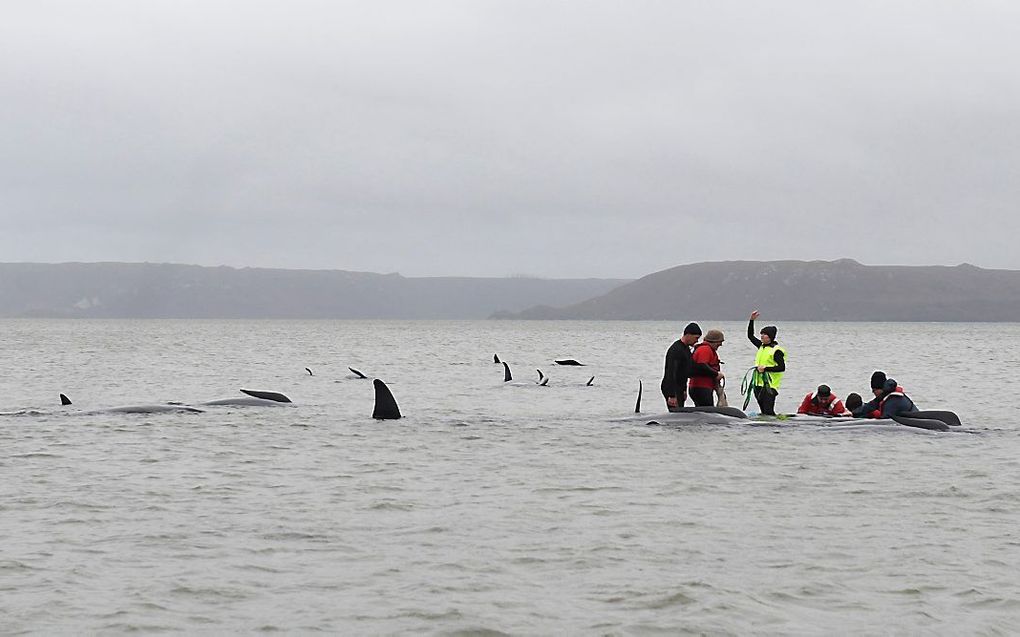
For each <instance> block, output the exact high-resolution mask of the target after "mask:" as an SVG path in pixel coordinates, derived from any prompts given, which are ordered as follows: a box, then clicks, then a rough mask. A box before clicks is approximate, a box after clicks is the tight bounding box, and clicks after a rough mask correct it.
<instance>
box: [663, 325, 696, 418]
mask: <svg viewBox="0 0 1020 637" xmlns="http://www.w3.org/2000/svg"><path fill="white" fill-rule="evenodd" d="M693 365H694V361H692V360H691V348H690V347H689V346H688V345H687V344H685V343H684V342H683V341H676V342H675V343H673V344H672V345H670V346H669V349H668V350H666V368H665V370H664V371H663V374H662V383H661V384H660V388H661V389H662V397H663V398H666V399H667V400H668V399H670V398H674V397H675V398H676V403H677V406H678V407H683V406H684V402H685V401H686V399H687V379H688V378H690V377H691V368H692V367H693ZM667 407H668V405H667Z"/></svg>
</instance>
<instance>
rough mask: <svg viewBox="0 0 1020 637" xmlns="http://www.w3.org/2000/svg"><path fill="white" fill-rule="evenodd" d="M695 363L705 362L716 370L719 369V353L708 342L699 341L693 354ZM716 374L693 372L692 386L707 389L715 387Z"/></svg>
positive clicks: (692, 358)
mask: <svg viewBox="0 0 1020 637" xmlns="http://www.w3.org/2000/svg"><path fill="white" fill-rule="evenodd" d="M691 360H692V361H694V364H695V365H697V364H698V363H704V364H705V365H708V366H709V367H711V368H712V369H713V370H715V371H716V372H718V371H719V354H717V353H716V351H715V349H713V348H712V346H711V345H709V344H707V343H698V344H697V345H696V346H695V347H694V353H693V354H691ZM715 379H716V377H715V376H695V375H694V374H691V380H690V387H704V388H705V389H714V388H715Z"/></svg>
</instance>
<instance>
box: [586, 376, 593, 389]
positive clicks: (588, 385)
mask: <svg viewBox="0 0 1020 637" xmlns="http://www.w3.org/2000/svg"><path fill="white" fill-rule="evenodd" d="M593 384H595V377H594V376H592V377H591V378H589V379H588V382H587V383H585V384H584V386H585V387H591V386H592V385H593Z"/></svg>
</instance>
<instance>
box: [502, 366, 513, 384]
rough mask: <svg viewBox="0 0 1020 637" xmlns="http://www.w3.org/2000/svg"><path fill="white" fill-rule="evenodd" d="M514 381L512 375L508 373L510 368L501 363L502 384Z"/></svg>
mask: <svg viewBox="0 0 1020 637" xmlns="http://www.w3.org/2000/svg"><path fill="white" fill-rule="evenodd" d="M513 379H514V376H513V374H511V373H510V366H509V365H507V364H506V363H505V362H504V363H503V382H504V383H509V382H510V381H512V380H513Z"/></svg>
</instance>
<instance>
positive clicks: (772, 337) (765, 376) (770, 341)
mask: <svg viewBox="0 0 1020 637" xmlns="http://www.w3.org/2000/svg"><path fill="white" fill-rule="evenodd" d="M756 318H758V310H755V311H753V312H751V319H750V320H749V321H748V322H747V340H749V341H751V344H752V345H754V346H755V347H757V348H758V353H757V354H756V355H755V357H754V367H755V370H754V374H753V376H752V380H751V384H752V385H753V391H754V398H755V400H757V401H758V410H759V413H761V414H762V415H763V416H775V415H776V397H777V396H778V395H779V386H780V385H781V384H782V382H783V373H784V372H786V349H784V348H783V346H782V345H780V344H779V343H777V342H776V334H777V333H778V331H779V330H777V329H776V326H775V325H769V326H767V327H763V328H761V332H760V335H761V338H760V339H758V338H756V337H755V336H754V319H756ZM744 406H745V407H746V406H747V405H746V404H745V405H744Z"/></svg>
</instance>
